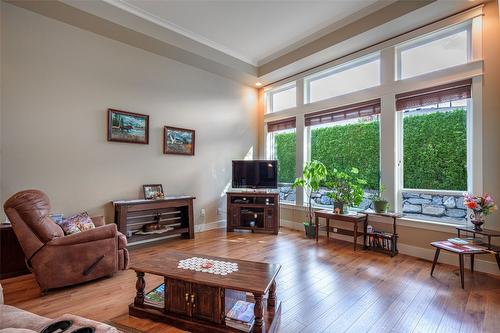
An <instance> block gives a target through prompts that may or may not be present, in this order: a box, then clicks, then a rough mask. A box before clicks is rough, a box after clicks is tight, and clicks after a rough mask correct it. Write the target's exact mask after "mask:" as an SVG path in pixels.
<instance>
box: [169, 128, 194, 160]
mask: <svg viewBox="0 0 500 333" xmlns="http://www.w3.org/2000/svg"><path fill="white" fill-rule="evenodd" d="M194 145H195V131H194V130H190V129H185V128H178V127H170V126H165V127H164V128H163V153H164V154H177V155H194Z"/></svg>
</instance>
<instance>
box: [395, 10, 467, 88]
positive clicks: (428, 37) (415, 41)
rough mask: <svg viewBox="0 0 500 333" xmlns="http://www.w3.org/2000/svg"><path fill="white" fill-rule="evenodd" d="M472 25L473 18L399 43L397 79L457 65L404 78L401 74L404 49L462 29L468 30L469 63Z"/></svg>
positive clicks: (397, 50) (397, 48)
mask: <svg viewBox="0 0 500 333" xmlns="http://www.w3.org/2000/svg"><path fill="white" fill-rule="evenodd" d="M472 25H473V22H472V20H469V21H466V22H463V23H461V24H457V25H455V26H452V27H448V28H445V29H442V30H439V31H434V32H431V33H429V34H427V35H424V36H420V37H417V38H415V39H412V40H410V41H407V42H404V43H402V44H399V45H397V46H396V80H406V79H412V78H414V77H418V76H421V75H425V74H428V73H432V72H434V71H438V70H446V69H448V68H450V67H455V66H449V67H444V68H440V69H437V70H434V71H430V72H426V73H422V74H418V75H414V76H410V77H406V78H404V79H403V78H401V74H402V67H401V66H402V64H401V53H402V52H404V51H407V50H410V49H413V48H415V47H418V46H421V45H425V44H428V43H430V42H433V41H436V40H438V39H441V38H445V37H449V36H453V35H455V34H457V33H460V32H462V31H466V32H467V62H466V63H469V62H470V61H471V60H472V39H473V38H472Z"/></svg>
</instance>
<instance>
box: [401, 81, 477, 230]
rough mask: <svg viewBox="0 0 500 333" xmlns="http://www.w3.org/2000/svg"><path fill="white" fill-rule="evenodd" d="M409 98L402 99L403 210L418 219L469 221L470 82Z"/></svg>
mask: <svg viewBox="0 0 500 333" xmlns="http://www.w3.org/2000/svg"><path fill="white" fill-rule="evenodd" d="M406 96H407V97H404V96H402V95H400V96H399V100H398V102H399V103H398V104H399V105H398V106H399V108H400V109H403V110H401V111H402V163H403V165H402V166H403V169H402V173H403V177H402V183H403V184H402V187H403V188H402V195H403V212H404V213H405V214H407V215H408V216H413V217H416V218H425V219H433V220H438V221H446V222H458V223H461V222H465V216H466V213H467V211H466V209H465V207H464V206H463V199H462V198H461V193H463V192H465V191H467V190H468V181H467V180H468V176H467V171H468V170H467V166H468V158H467V156H468V152H467V150H468V146H469V145H468V144H467V137H468V135H467V123H468V121H467V119H468V113H469V112H470V110H469V109H470V108H469V105H470V99H469V97H470V82H469V81H464V82H458V83H453V84H450V85H446V86H441V87H434V88H431V89H428V90H427V91H420V92H413V93H408V94H406ZM463 97H465V98H463ZM405 106H406V107H405ZM408 106H414V107H408Z"/></svg>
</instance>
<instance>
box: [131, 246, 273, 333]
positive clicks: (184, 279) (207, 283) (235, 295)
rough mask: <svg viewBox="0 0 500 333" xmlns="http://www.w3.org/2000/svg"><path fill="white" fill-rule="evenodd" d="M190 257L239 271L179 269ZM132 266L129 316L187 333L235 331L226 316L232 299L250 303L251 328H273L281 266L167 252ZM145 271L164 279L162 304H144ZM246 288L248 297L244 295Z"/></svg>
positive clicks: (264, 332) (256, 330)
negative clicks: (133, 293) (227, 264)
mask: <svg viewBox="0 0 500 333" xmlns="http://www.w3.org/2000/svg"><path fill="white" fill-rule="evenodd" d="M192 257H198V258H204V259H210V260H219V261H225V262H231V263H237V264H238V271H235V272H232V273H230V274H227V275H224V276H223V275H216V274H212V273H206V272H201V271H193V270H189V269H182V268H178V264H179V261H180V260H184V259H188V258H192ZM131 269H133V270H135V272H136V274H137V282H136V290H137V293H136V297H135V299H134V302H133V303H132V304H130V305H129V314H130V315H131V316H134V317H139V318H146V319H151V320H156V321H161V322H165V323H168V324H171V325H173V326H176V327H178V328H180V329H184V330H188V331H191V332H215V333H227V332H233V333H235V332H240V331H238V330H236V329H234V328H231V327H229V326H226V325H225V316H226V313H227V312H228V311H229V310H231V308H232V307H233V305H234V304H235V303H236V301H237V300H246V301H248V302H254V303H255V307H254V314H255V324H254V327H253V332H259V333H267V332H276V331H277V330H278V326H279V322H280V317H281V302H280V301H278V300H277V299H276V281H275V279H276V276H277V275H278V273H279V271H280V269H281V265H277V264H268V263H263V262H253V261H245V260H236V259H229V258H220V257H213V256H207V255H204V254H203V255H201V254H198V255H197V254H193V253H186V252H177V251H175V252H174V251H172V252H167V253H162V254H161V255H155V256H152V257H148V258H147V259H145V260H142V261H141V262H138V263H134V264H133V265H132V267H131ZM145 273H148V274H154V275H160V276H163V277H164V283H165V303H164V307H162V308H158V307H156V306H152V305H148V304H146V303H145V302H144V296H145V294H146V292H145V288H146V282H145V279H144V275H145ZM247 292H248V293H251V294H252V295H253V297H250V298H249V297H247ZM266 295H268V297H267V300H266V299H265V296H266ZM266 303H267V304H266Z"/></svg>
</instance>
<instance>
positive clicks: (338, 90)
mask: <svg viewBox="0 0 500 333" xmlns="http://www.w3.org/2000/svg"><path fill="white" fill-rule="evenodd" d="M305 85H306V97H305V98H306V101H305V102H306V103H313V102H316V101H320V100H323V99H326V98H331V97H335V96H340V95H345V94H348V93H351V92H353V91H358V90H362V89H366V88H370V87H374V86H378V85H380V56H379V54H376V55H371V56H369V57H366V58H363V59H358V60H356V61H353V62H350V63H347V64H344V65H341V66H337V67H334V68H332V69H329V70H327V71H324V72H321V73H318V74H315V75H313V76H311V77H308V78H306V79H305Z"/></svg>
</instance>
